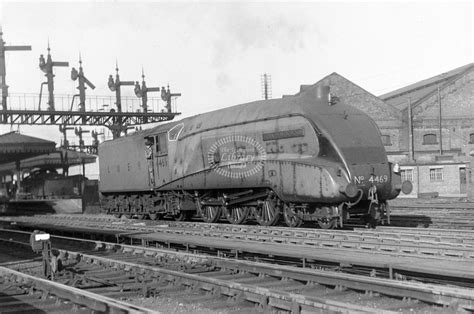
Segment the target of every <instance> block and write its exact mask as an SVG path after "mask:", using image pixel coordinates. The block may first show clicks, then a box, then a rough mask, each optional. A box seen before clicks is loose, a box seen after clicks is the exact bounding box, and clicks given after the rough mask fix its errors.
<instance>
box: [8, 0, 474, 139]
mask: <svg viewBox="0 0 474 314" xmlns="http://www.w3.org/2000/svg"><path fill="white" fill-rule="evenodd" d="M473 14H474V4H473V2H472V1H461V2H460V1H444V2H443V1H419V2H416V1H396V2H383V1H377V2H376V1H365V2H357V1H341V2H337V1H331V2H329V1H327V2H323V1H306V2H294V1H291V2H290V1H288V2H271V1H263V2H249V1H239V2H237V1H231V2H217V1H210V2H209V1H208V2H202V1H173V2H165V1H133V2H126V1H101V2H99V1H75V2H72V1H49V2H46V1H21V2H20V1H5V0H0V24H1V26H2V30H3V40H4V41H5V42H6V44H7V45H31V46H32V51H22V52H7V53H6V67H7V77H6V80H7V84H8V85H9V86H10V87H9V93H10V94H12V95H23V94H38V93H39V89H40V84H41V82H43V81H44V79H45V78H44V73H42V72H41V71H40V69H39V67H38V60H39V55H40V54H45V55H46V53H47V50H46V49H47V46H48V41H49V45H50V47H51V54H52V57H53V60H55V61H68V62H69V64H70V67H76V68H77V67H78V59H79V54H80V55H81V57H82V61H83V67H84V71H85V75H86V77H87V78H88V79H89V80H90V81H92V82H93V83H94V84H95V85H96V87H97V88H96V89H95V90H93V91H91V90H88V91H87V93H88V95H90V96H94V97H96V96H107V97H111V96H112V97H113V96H114V94H113V92H111V91H110V90H109V89H108V87H107V79H108V76H109V74H115V73H114V72H115V65H116V62H118V67H119V69H120V77H121V79H122V80H130V81H138V80H141V71H142V67H143V69H144V72H145V75H146V81H147V85H148V86H149V87H154V86H164V85H167V84H169V85H170V87H171V90H172V91H173V92H180V93H182V97H180V98H179V99H178V102H177V105H178V111H179V112H181V113H182V115H181V116H182V117H186V116H190V115H194V114H198V113H203V112H207V111H211V110H215V109H219V108H225V107H229V106H232V105H236V104H240V103H245V102H249V101H254V100H258V99H261V98H262V90H261V76H262V74H264V73H268V74H270V75H271V81H272V97H273V98H279V97H281V96H282V95H285V94H294V93H296V92H297V91H298V90H299V86H300V85H301V84H312V83H315V82H317V81H319V80H320V79H322V78H323V77H325V76H326V75H328V74H331V73H332V72H337V73H339V74H340V75H342V76H344V77H346V78H347V79H349V80H351V81H353V82H354V83H356V84H357V85H359V86H361V87H363V88H364V89H366V90H368V91H369V92H371V93H373V94H375V95H381V94H384V93H387V92H390V91H392V90H395V89H397V88H400V87H403V86H406V85H409V84H411V83H414V82H417V81H419V80H422V79H425V78H428V77H431V76H434V75H438V74H440V73H443V72H446V71H449V70H451V69H454V68H456V67H459V66H462V65H465V64H468V63H471V62H473V51H474V47H473V46H474V37H473V35H474V34H473V29H474V24H473V23H474V22H473ZM70 67H69V68H56V69H55V75H56V77H55V92H56V93H57V94H70V95H71V94H74V93H75V92H76V90H75V86H76V84H77V83H76V82H73V81H72V80H71V79H70ZM122 93H123V94H124V95H129V96H133V97H135V96H134V94H133V88H127V87H123V90H122ZM19 128H20V131H21V132H22V133H23V134H27V135H33V136H37V137H42V138H45V139H50V140H54V141H56V142H57V143H59V141H60V133H59V132H58V129H57V127H37V126H36V127H28V126H20V127H19ZM12 129H13V130H17V129H18V126H14V127H13V128H12V127H10V126H5V125H3V126H2V125H0V134H1V133H5V132H8V131H10V130H12ZM71 136H72V134H71ZM70 141H71V142H74V141H77V140H75V139H73V138H71V139H70ZM85 141H86V144H87V143H88V142H89V141H90V136H89V135H85Z"/></svg>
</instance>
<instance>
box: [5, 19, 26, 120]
mask: <svg viewBox="0 0 474 314" xmlns="http://www.w3.org/2000/svg"><path fill="white" fill-rule="evenodd" d="M29 50H31V46H5V42H4V41H3V32H2V28H1V26H0V92H1V93H2V109H3V110H4V111H6V110H8V107H7V98H8V85H7V81H6V76H7V71H6V65H5V52H6V51H29ZM2 119H3V121H6V120H7V117H6V115H5V116H3V118H2Z"/></svg>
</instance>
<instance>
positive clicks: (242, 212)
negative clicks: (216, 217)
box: [224, 207, 250, 225]
mask: <svg viewBox="0 0 474 314" xmlns="http://www.w3.org/2000/svg"><path fill="white" fill-rule="evenodd" d="M249 213H250V207H224V214H225V216H226V218H227V220H228V221H229V222H230V223H231V224H235V225H239V224H243V223H244V222H245V221H246V220H247V218H248V216H249Z"/></svg>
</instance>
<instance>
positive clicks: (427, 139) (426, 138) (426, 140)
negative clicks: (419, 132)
mask: <svg viewBox="0 0 474 314" xmlns="http://www.w3.org/2000/svg"><path fill="white" fill-rule="evenodd" d="M433 144H438V140H437V139H436V134H433V133H431V134H425V135H423V145H433Z"/></svg>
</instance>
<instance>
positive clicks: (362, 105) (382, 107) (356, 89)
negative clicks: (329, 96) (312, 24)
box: [296, 72, 401, 122]
mask: <svg viewBox="0 0 474 314" xmlns="http://www.w3.org/2000/svg"><path fill="white" fill-rule="evenodd" d="M319 85H328V86H330V88H331V93H334V95H335V96H337V97H338V98H339V99H340V100H341V101H343V102H345V103H346V104H348V105H350V106H353V107H356V108H358V109H360V110H362V111H363V112H365V113H366V114H368V115H369V116H370V117H371V118H372V119H374V120H376V121H379V122H380V121H382V120H399V119H401V112H400V110H398V109H397V108H395V107H394V106H392V105H390V104H388V103H386V102H384V101H383V100H382V99H380V98H378V97H377V96H375V95H374V94H372V93H370V92H369V91H367V90H366V89H364V88H362V87H360V86H359V85H357V84H355V83H354V82H352V81H351V80H349V79H347V78H345V77H344V76H342V75H340V74H338V73H336V72H333V73H331V74H329V75H327V76H325V77H324V78H322V79H321V80H319V81H318V82H316V83H314V84H312V85H301V86H300V91H299V93H297V94H296V95H299V94H301V93H304V92H307V91H309V90H312V89H316V88H317V87H318V86H319Z"/></svg>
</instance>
